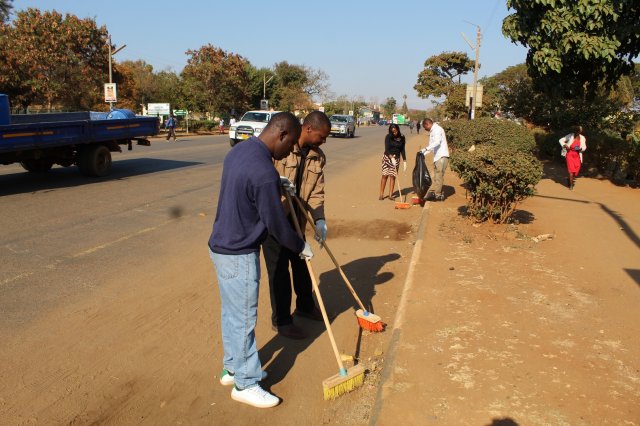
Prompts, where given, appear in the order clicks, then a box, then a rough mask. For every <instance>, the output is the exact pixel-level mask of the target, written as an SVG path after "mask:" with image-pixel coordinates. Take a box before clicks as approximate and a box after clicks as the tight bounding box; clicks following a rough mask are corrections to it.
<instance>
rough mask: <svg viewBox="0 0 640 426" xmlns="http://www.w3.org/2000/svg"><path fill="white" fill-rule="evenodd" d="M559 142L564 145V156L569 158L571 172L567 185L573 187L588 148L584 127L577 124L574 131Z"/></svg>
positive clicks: (568, 167) (568, 164)
mask: <svg viewBox="0 0 640 426" xmlns="http://www.w3.org/2000/svg"><path fill="white" fill-rule="evenodd" d="M559 142H560V146H561V147H562V156H563V157H565V158H566V160H567V172H568V173H569V177H568V178H567V185H568V186H569V189H573V187H574V185H575V179H576V177H578V173H579V172H580V166H581V165H582V153H583V152H584V151H586V150H587V139H586V138H585V137H584V135H583V134H582V127H581V126H576V127H574V128H573V133H569V134H568V135H567V136H565V137H563V138H560V141H559Z"/></svg>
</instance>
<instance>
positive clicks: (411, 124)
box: [409, 120, 413, 133]
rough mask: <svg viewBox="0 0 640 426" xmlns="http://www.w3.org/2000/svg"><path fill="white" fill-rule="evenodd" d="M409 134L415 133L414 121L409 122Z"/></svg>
mask: <svg viewBox="0 0 640 426" xmlns="http://www.w3.org/2000/svg"><path fill="white" fill-rule="evenodd" d="M409 133H413V120H411V121H409Z"/></svg>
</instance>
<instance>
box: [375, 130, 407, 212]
mask: <svg viewBox="0 0 640 426" xmlns="http://www.w3.org/2000/svg"><path fill="white" fill-rule="evenodd" d="M405 145H406V141H405V137H404V135H403V134H402V133H400V127H398V125H397V124H390V125H389V133H388V134H387V135H386V136H385V138H384V154H383V155H382V177H381V178H380V196H379V197H378V200H384V191H385V187H386V185H387V180H389V199H390V200H392V201H393V199H394V198H393V191H394V189H393V187H394V185H395V184H396V176H398V170H399V168H400V157H402V159H403V160H404V165H403V170H404V171H406V170H407V153H406V152H405ZM400 195H401V194H398V196H400Z"/></svg>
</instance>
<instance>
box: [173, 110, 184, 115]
mask: <svg viewBox="0 0 640 426" xmlns="http://www.w3.org/2000/svg"><path fill="white" fill-rule="evenodd" d="M173 113H174V114H175V115H187V110H185V109H176V110H174V111H173Z"/></svg>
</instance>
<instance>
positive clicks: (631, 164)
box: [536, 131, 640, 183]
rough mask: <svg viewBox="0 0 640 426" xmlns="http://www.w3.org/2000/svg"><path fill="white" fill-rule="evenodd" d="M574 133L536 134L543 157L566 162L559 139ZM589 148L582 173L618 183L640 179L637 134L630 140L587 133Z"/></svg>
mask: <svg viewBox="0 0 640 426" xmlns="http://www.w3.org/2000/svg"><path fill="white" fill-rule="evenodd" d="M568 133H570V131H565V132H553V133H545V134H538V135H536V142H537V145H538V150H539V152H540V155H541V157H542V158H549V159H553V160H555V161H558V162H564V161H565V160H564V158H562V157H561V156H560V144H559V143H558V140H559V139H560V138H561V137H563V136H565V135H566V134H568ZM584 136H585V137H586V138H587V151H586V152H585V153H584V154H583V156H582V157H583V161H584V167H583V171H581V173H582V174H585V175H588V174H590V173H591V174H599V175H601V176H604V177H606V178H609V179H612V180H614V181H616V182H623V181H632V182H636V183H637V182H640V143H639V141H638V139H637V138H635V137H634V135H629V136H628V137H627V139H622V138H619V137H616V136H612V135H608V134H604V133H590V132H585V134H584Z"/></svg>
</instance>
